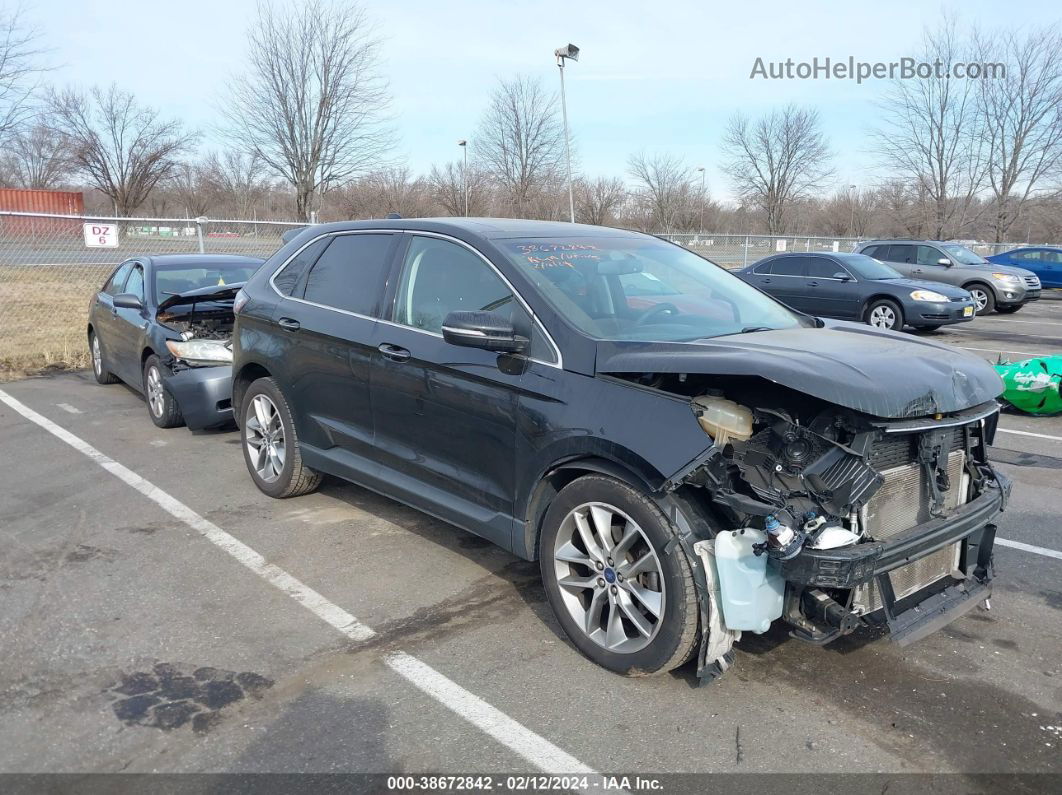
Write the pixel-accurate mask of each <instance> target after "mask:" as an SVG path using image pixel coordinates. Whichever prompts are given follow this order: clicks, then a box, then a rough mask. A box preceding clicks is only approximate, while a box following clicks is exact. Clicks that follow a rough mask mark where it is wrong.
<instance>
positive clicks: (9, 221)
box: [0, 212, 302, 379]
mask: <svg viewBox="0 0 1062 795" xmlns="http://www.w3.org/2000/svg"><path fill="white" fill-rule="evenodd" d="M297 226H302V224H298V223H291V222H277V221H216V220H212V219H211V220H208V219H195V218H114V217H110V218H108V217H82V216H76V215H36V214H30V213H19V212H0V379H2V378H4V377H8V378H10V377H17V376H19V375H22V374H25V373H27V372H34V371H38V370H41V369H47V368H49V367H56V368H60V367H62V368H65V367H83V366H85V365H86V363H87V354H88V349H87V346H86V342H85V339H86V332H85V329H86V325H87V320H88V308H89V300H90V298H91V297H92V296H93V295H95V293H96V291H97V290H99V289H100V287H101V286H102V284H103V282H104V280H105V279H106V278H107V276H108V275H109V274H110V272H111V271H112V270H113V269H114V268H115V266H117V265H118V264H119V263H120V262H123V261H124V260H126V259H129V258H130V257H134V256H138V255H147V254H196V253H207V254H242V255H245V256H253V257H268V256H269V255H270V254H272V253H273V252H274V251H276V250H277V248H278V247H279V246H280V245H281V235H282V234H283V233H284V232H285V231H286V230H287V229H291V228H293V227H297ZM90 243H92V245H90ZM100 243H116V244H117V245H113V246H112V245H100Z"/></svg>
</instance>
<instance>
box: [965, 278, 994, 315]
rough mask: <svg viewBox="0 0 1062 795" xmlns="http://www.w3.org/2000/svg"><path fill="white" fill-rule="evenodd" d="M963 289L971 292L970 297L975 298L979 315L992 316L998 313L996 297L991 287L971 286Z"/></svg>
mask: <svg viewBox="0 0 1062 795" xmlns="http://www.w3.org/2000/svg"><path fill="white" fill-rule="evenodd" d="M963 289H964V290H969V291H970V295H972V296H973V300H974V306H975V307H976V308H977V314H979V315H990V314H992V313H993V312H995V311H996V296H995V294H994V293H993V292H992V288H991V287H986V286H985V285H983V284H971V285H968V286H966V287H964V288H963Z"/></svg>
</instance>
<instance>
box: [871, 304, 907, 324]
mask: <svg viewBox="0 0 1062 795" xmlns="http://www.w3.org/2000/svg"><path fill="white" fill-rule="evenodd" d="M867 323H868V324H870V325H871V326H873V327H874V328H880V329H884V330H886V331H899V330H900V329H902V328H903V312H902V311H901V310H900V307H899V306H898V305H896V304H894V303H893V302H892V301H885V300H881V301H875V302H874V303H873V304H871V305H870V307H869V308H868V309H867Z"/></svg>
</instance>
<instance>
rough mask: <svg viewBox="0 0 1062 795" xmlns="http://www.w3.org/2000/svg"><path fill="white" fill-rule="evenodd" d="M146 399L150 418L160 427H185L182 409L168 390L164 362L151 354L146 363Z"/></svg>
mask: <svg viewBox="0 0 1062 795" xmlns="http://www.w3.org/2000/svg"><path fill="white" fill-rule="evenodd" d="M144 397H145V398H146V399H147V407H148V416H149V417H151V421H152V422H153V423H155V424H156V425H157V426H158V427H160V428H177V427H179V426H181V425H184V416H183V415H182V414H181V407H180V406H178V405H177V401H176V400H175V399H174V397H173V395H171V394H170V390H168V389H167V388H166V379H165V377H164V376H163V375H162V361H161V360H160V359H159V357H158V356H156V355H155V354H151V356H149V357H147V360H146V361H145V362H144Z"/></svg>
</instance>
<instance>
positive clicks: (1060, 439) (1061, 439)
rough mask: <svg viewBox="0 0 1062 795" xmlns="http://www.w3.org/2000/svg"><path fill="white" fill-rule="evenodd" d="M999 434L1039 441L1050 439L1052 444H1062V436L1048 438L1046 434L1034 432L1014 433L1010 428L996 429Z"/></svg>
mask: <svg viewBox="0 0 1062 795" xmlns="http://www.w3.org/2000/svg"><path fill="white" fill-rule="evenodd" d="M996 432H997V433H1013V434H1014V435H1015V436H1035V437H1036V438H1037V439H1050V440H1051V441H1052V442H1062V436H1048V435H1047V434H1046V433H1033V432H1032V431H1012V430H1011V429H1010V428H996Z"/></svg>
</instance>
